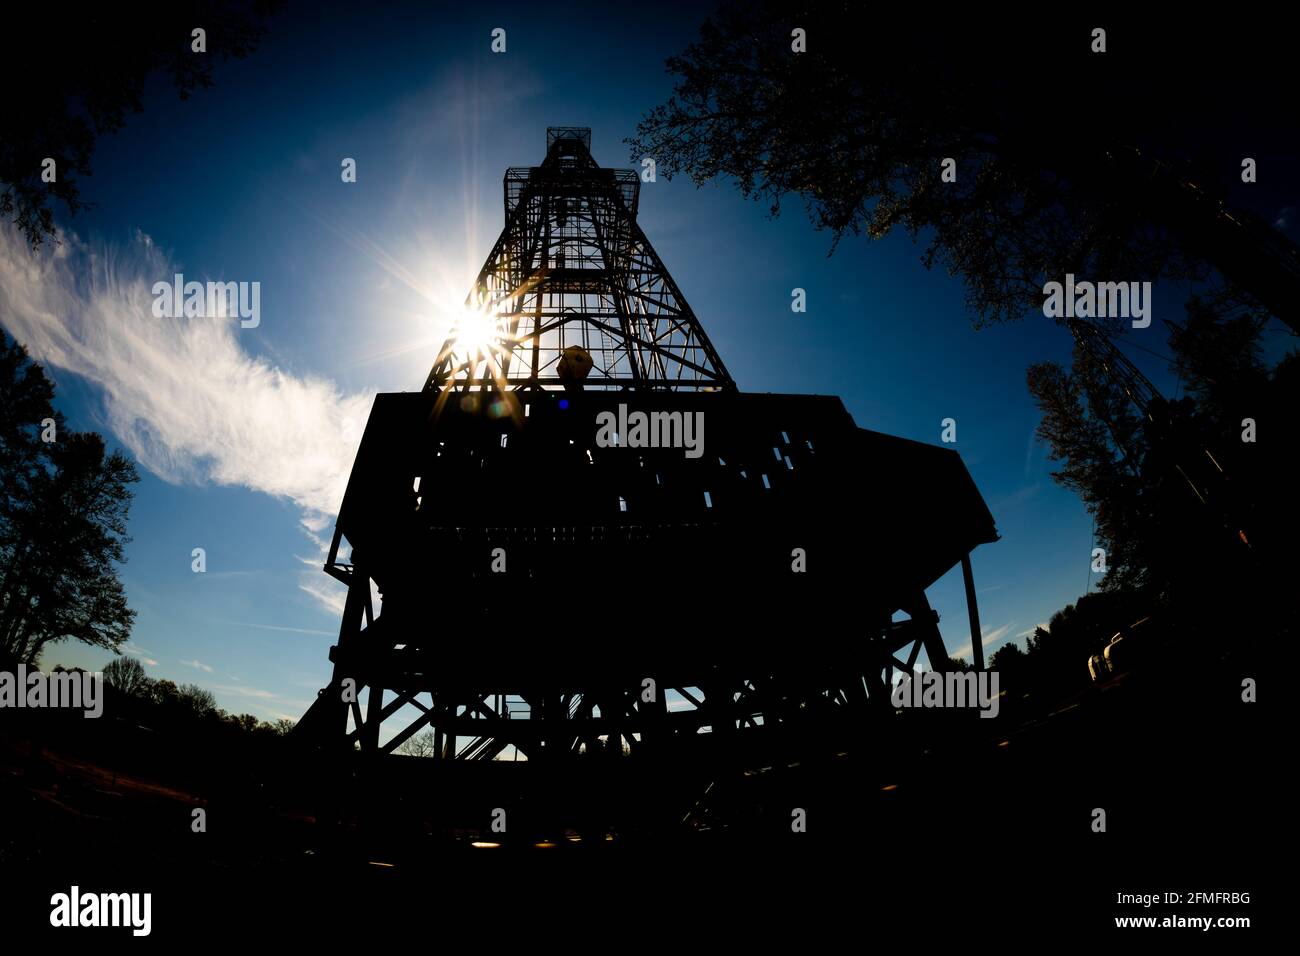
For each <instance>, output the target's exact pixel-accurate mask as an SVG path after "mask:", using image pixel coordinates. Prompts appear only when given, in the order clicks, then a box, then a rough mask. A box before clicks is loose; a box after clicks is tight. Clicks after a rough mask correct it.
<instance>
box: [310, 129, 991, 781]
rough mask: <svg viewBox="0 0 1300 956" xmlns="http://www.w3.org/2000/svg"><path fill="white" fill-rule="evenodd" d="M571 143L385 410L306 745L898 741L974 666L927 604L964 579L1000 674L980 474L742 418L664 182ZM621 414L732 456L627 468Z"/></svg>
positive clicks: (812, 414) (623, 748)
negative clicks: (958, 658) (982, 605)
mask: <svg viewBox="0 0 1300 956" xmlns="http://www.w3.org/2000/svg"><path fill="white" fill-rule="evenodd" d="M546 145H547V148H546V157H545V159H544V160H543V161H542V163H541V165H539V166H535V167H531V168H511V169H509V170H507V172H506V174H505V182H504V199H505V210H504V211H505V228H504V229H503V230H502V232H501V235H500V238H498V239H497V241H496V244H495V245H494V246H493V247H492V251H491V252H490V254H489V255H488V258H487V261H486V263H485V264H484V266H483V269H482V271H481V272H480V273H479V276H478V279H477V281H476V283H475V285H474V288H473V290H472V292H471V294H470V296H469V300H468V304H467V307H466V315H465V318H464V320H463V322H461V323H460V324H459V327H458V328H454V329H453V331H452V334H451V337H450V338H449V339H448V341H447V342H446V344H445V345H444V346H443V347H442V349H441V351H440V352H439V354H438V356H437V359H436V361H435V362H434V365H433V367H432V369H431V371H430V373H429V376H428V379H427V381H426V382H425V385H424V388H423V390H421V391H420V392H411V393H399V394H380V395H378V396H376V399H375V403H374V407H373V409H372V411H371V413H370V418H369V422H368V424H367V427H366V430H365V433H364V436H363V438H362V441H361V444H360V447H359V450H358V453H357V458H356V462H355V465H354V468H353V471H352V474H351V478H350V480H349V483H348V486H347V491H346V494H345V497H344V500H343V503H342V507H341V509H340V512H339V516H338V521H337V524H336V527H335V530H334V535H333V541H332V544H331V547H330V551H329V558H328V561H327V564H326V566H325V571H326V572H327V573H328V574H330V575H331V576H333V577H334V578H336V579H338V580H339V581H341V582H343V583H344V584H345V585H346V586H347V589H348V590H347V598H346V607H345V609H344V612H343V619H342V624H341V629H340V633H339V639H338V643H337V645H335V646H334V647H332V648H331V650H330V660H331V661H332V663H333V666H334V672H333V678H332V680H331V682H330V684H329V686H328V687H326V688H324V689H323V690H322V691H321V692H320V694H319V696H318V698H317V700H316V701H315V702H314V704H313V705H312V707H311V708H310V710H309V711H308V713H307V714H306V715H305V717H304V718H303V720H302V721H301V722H300V724H299V725H298V729H297V731H296V734H297V735H298V736H299V737H300V738H305V739H307V740H309V741H310V742H311V743H312V744H314V745H315V746H317V747H319V748H321V749H322V750H324V751H331V752H341V753H353V752H357V751H359V752H361V753H363V754H369V755H375V756H378V755H383V754H388V753H391V752H392V751H393V750H395V749H396V748H398V747H399V746H401V745H402V743H403V742H404V741H406V740H407V739H408V738H410V737H411V736H412V735H415V734H417V733H426V732H427V731H429V730H431V731H432V735H433V751H434V752H433V760H432V761H422V763H425V764H431V765H433V766H435V767H436V766H439V765H441V766H445V767H452V766H460V767H465V766H467V765H469V764H473V763H476V762H478V763H482V762H489V761H493V760H494V758H498V759H497V760H496V761H495V763H496V764H498V765H499V764H500V763H501V762H502V760H506V759H508V760H511V761H514V762H516V763H514V764H513V765H515V766H518V767H520V768H522V767H523V766H524V765H525V764H527V765H528V766H529V767H531V768H532V769H531V770H530V771H528V772H532V773H535V772H537V771H538V770H539V769H542V768H546V769H548V772H550V773H556V774H562V773H564V772H566V771H565V768H571V767H578V766H581V767H584V768H589V767H592V766H606V767H612V766H615V765H617V766H629V765H635V764H637V763H638V762H639V761H641V762H649V763H651V764H653V765H654V766H656V767H658V768H664V767H668V768H673V767H679V766H680V767H701V766H703V767H709V768H716V767H719V766H724V765H725V766H727V767H731V768H739V767H744V766H749V765H753V764H762V763H769V764H770V763H771V762H772V761H774V760H777V759H785V758H786V757H787V756H790V755H794V757H796V758H797V755H798V754H801V753H806V752H807V751H808V750H809V748H816V747H823V748H824V747H840V746H843V745H844V742H845V741H852V740H853V739H858V738H861V737H862V736H863V735H864V734H865V735H871V734H877V733H880V732H881V731H883V729H884V728H885V726H886V724H887V722H888V720H889V719H890V718H892V717H893V716H894V711H893V708H892V706H891V705H890V703H889V691H890V688H891V681H892V678H893V676H894V674H895V673H896V672H897V671H900V670H901V671H908V672H910V671H913V670H914V669H915V668H916V667H917V665H918V658H919V656H920V653H921V651H922V650H923V649H924V651H925V653H926V657H927V659H928V661H929V664H930V666H931V667H932V668H934V669H936V670H942V669H945V668H947V667H948V666H949V656H948V652H947V650H946V648H945V646H944V642H943V638H942V636H941V635H940V632H939V628H938V626H937V615H936V614H935V612H934V611H933V610H932V608H931V606H930V604H929V602H928V600H927V597H926V589H927V588H928V587H929V586H930V585H932V584H933V583H934V582H935V581H936V580H938V579H939V578H940V577H941V576H943V575H944V574H945V573H946V572H948V571H949V570H950V569H952V568H953V567H955V566H957V565H958V564H961V565H962V567H963V571H964V573H965V579H966V593H967V603H968V609H969V612H970V627H971V631H972V634H973V636H974V639H973V642H972V643H973V649H974V654H975V657H976V666H978V667H982V658H981V655H982V648H981V644H980V641H979V624H978V612H977V609H976V607H975V603H974V593H975V592H974V586H973V582H972V580H971V574H970V562H969V554H970V552H971V551H972V550H973V549H974V548H975V547H976V546H978V545H980V544H982V543H987V542H993V541H995V540H997V533H996V531H995V529H994V523H993V519H992V516H991V515H990V513H989V511H988V508H987V507H986V506H985V504H984V501H983V499H982V498H981V496H980V494H979V492H978V490H977V489H976V487H975V485H974V482H973V481H972V480H971V478H970V476H969V474H968V472H967V471H966V468H965V466H964V465H963V464H962V461H961V459H960V458H959V456H958V455H957V453H956V452H954V451H952V450H949V449H944V448H940V447H937V446H931V445H925V444H920V443H917V442H913V441H909V440H905V439H901V438H896V437H891V436H888V435H884V434H880V433H877V432H872V431H868V430H865V429H862V428H858V427H857V426H856V425H855V423H854V422H853V419H852V418H851V417H850V415H849V414H848V412H847V411H846V410H845V408H844V406H843V404H842V403H841V402H840V400H839V399H837V398H834V397H827V396H815V395H773V394H755V393H744V392H741V391H739V390H738V389H737V387H736V385H735V383H734V382H733V381H732V378H731V376H730V375H729V374H728V372H727V369H726V367H725V366H724V364H723V362H722V359H721V357H720V356H719V354H718V352H717V351H716V349H715V348H714V347H713V345H712V343H711V342H710V340H709V338H708V336H707V335H706V334H705V332H704V329H703V327H702V326H701V324H700V322H699V320H698V319H697V318H696V316H695V314H694V313H693V312H692V310H691V307H690V306H689V305H688V304H687V301H686V299H685V297H684V296H683V295H682V292H681V290H680V289H679V288H678V287H677V285H676V283H675V282H674V281H673V279H672V277H671V276H670V275H669V273H668V270H667V269H666V267H665V266H664V263H663V262H662V261H661V260H660V258H659V256H658V255H657V254H656V252H655V250H654V248H653V247H652V246H651V244H650V241H649V240H648V239H647V238H646V236H645V234H644V233H643V232H642V230H641V227H640V226H639V225H638V224H637V209H638V202H639V189H640V179H639V177H638V175H637V174H636V173H635V172H633V171H631V170H616V169H606V168H602V167H600V166H598V165H597V164H596V162H595V160H594V159H593V158H592V155H591V150H590V147H591V131H590V130H589V129H586V128H550V129H548V131H547V144H546ZM606 412H607V413H610V414H611V415H614V416H615V417H617V416H618V415H620V414H623V415H624V416H625V418H623V419H619V420H620V421H622V420H626V416H632V415H633V413H635V412H644V413H645V414H646V415H647V416H648V417H649V418H651V419H652V420H655V421H658V422H659V423H660V424H661V425H663V426H664V427H665V428H667V429H668V433H669V434H672V433H673V432H672V429H673V428H676V427H678V426H680V423H681V422H683V421H685V420H686V418H687V416H692V415H701V416H702V421H703V423H704V431H703V444H702V448H703V452H702V454H699V455H698V457H690V456H688V455H686V454H685V453H684V451H683V449H682V448H681V447H663V446H662V445H661V446H660V447H644V443H641V445H638V443H637V442H635V441H633V440H630V437H631V436H627V435H622V436H619V435H616V436H615V438H616V441H615V442H614V443H609V442H605V443H603V444H602V443H601V442H599V441H598V437H599V436H598V425H597V418H598V416H600V415H601V414H602V413H606ZM656 416H657V418H656ZM670 444H671V443H670ZM372 586H373V590H372ZM374 591H377V592H378V593H379V594H380V595H382V603H377V602H375V601H374V600H373V597H372V594H373V592H374ZM670 690H671V691H673V692H675V693H674V696H673V699H672V701H671V706H670V703H669V691H670ZM386 725H387V726H386ZM602 756H606V757H612V758H617V759H602ZM362 759H364V758H362ZM458 772H463V771H458ZM706 776H707V774H706Z"/></svg>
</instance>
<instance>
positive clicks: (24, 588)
mask: <svg viewBox="0 0 1300 956" xmlns="http://www.w3.org/2000/svg"><path fill="white" fill-rule="evenodd" d="M53 394H54V390H53V386H52V385H51V384H50V382H49V380H48V379H47V378H46V377H45V374H44V372H43V370H42V369H41V368H40V366H38V365H36V364H34V363H32V362H31V361H30V359H29V357H28V355H27V351H26V349H24V348H23V347H22V346H20V345H18V344H17V343H16V342H13V341H12V340H11V339H9V338H8V337H7V336H5V337H0V656H3V657H7V658H11V659H13V660H22V661H28V662H34V661H35V660H36V659H37V658H38V657H39V656H40V654H41V652H42V650H43V649H44V648H45V647H46V646H47V645H49V644H51V643H56V642H59V641H63V640H68V639H74V640H79V641H82V642H84V643H87V644H90V645H92V646H95V647H105V648H109V649H110V650H116V649H117V648H118V647H119V646H121V644H122V643H123V642H124V641H125V640H126V639H127V637H128V635H129V634H130V630H131V622H132V621H133V620H134V617H135V614H134V612H133V611H132V610H131V609H130V608H128V607H127V604H126V596H125V592H124V590H123V588H122V582H121V581H120V579H119V578H118V575H117V565H119V564H121V563H122V562H123V561H124V560H125V555H124V552H123V547H124V545H125V544H126V542H127V541H128V540H129V538H128V537H127V534H126V520H127V514H128V511H129V509H130V505H131V490H130V486H131V484H132V483H134V482H135V481H137V480H138V476H137V474H136V470H135V466H134V465H133V464H132V463H131V462H130V461H129V460H128V459H127V458H126V457H125V456H123V455H122V454H121V453H119V452H112V453H109V452H107V450H106V449H105V447H104V441H103V439H102V438H100V436H99V435H97V434H95V433H93V432H75V431H71V430H69V429H67V428H65V427H64V426H63V419H62V416H61V415H59V414H58V413H56V412H55V411H54V409H53V406H52V399H53ZM47 438H48V439H51V440H45V439H47Z"/></svg>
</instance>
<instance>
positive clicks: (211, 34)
mask: <svg viewBox="0 0 1300 956" xmlns="http://www.w3.org/2000/svg"><path fill="white" fill-rule="evenodd" d="M277 6H279V4H278V3H275V2H265V0H181V2H167V3H160V2H144V3H134V4H128V5H121V6H114V7H102V8H94V7H90V6H85V7H82V8H80V9H78V10H76V11H75V13H72V14H70V15H68V16H51V15H50V14H49V11H48V10H34V11H31V13H32V14H33V15H31V16H29V17H28V18H27V19H25V20H23V19H21V18H20V14H21V12H22V8H20V7H15V8H12V9H11V10H10V11H8V12H7V13H6V33H7V35H8V36H9V38H10V42H9V43H8V44H7V46H8V47H9V48H10V49H9V50H7V52H6V55H5V56H4V58H3V59H2V60H0V89H4V90H5V91H6V93H5V96H4V97H3V100H0V215H3V216H5V217H6V218H11V219H12V221H13V222H14V223H15V224H16V225H17V226H18V228H19V229H20V230H21V231H22V233H23V234H24V235H25V236H26V237H27V240H28V242H29V243H30V244H31V245H32V246H33V247H37V246H39V245H41V243H43V242H44V241H46V240H47V239H56V237H57V234H58V232H57V229H56V227H55V224H54V210H53V209H52V208H51V203H52V202H59V203H62V204H63V206H64V208H66V209H67V211H68V213H69V214H71V215H75V214H76V213H77V212H78V211H79V210H81V209H84V208H86V207H87V206H88V205H90V203H88V202H87V201H85V200H83V199H82V195H81V179H82V177H84V176H89V175H91V158H92V155H93V153H94V146H95V141H96V140H97V139H98V138H99V137H101V136H103V135H104V134H106V133H112V132H115V131H116V130H118V129H120V128H121V127H122V125H123V124H124V123H125V122H126V118H127V116H128V114H130V113H138V112H140V111H141V110H142V108H143V106H142V104H143V97H144V91H145V83H146V80H147V79H148V78H149V77H150V75H152V74H155V73H160V74H163V75H165V76H166V77H167V78H168V80H169V81H170V83H171V85H172V86H173V87H175V89H176V91H177V93H178V94H179V95H180V98H181V99H187V98H188V97H189V96H190V95H191V94H192V93H193V92H194V91H195V90H198V89H202V88H204V87H208V86H211V85H212V71H213V64H214V63H215V62H217V61H220V60H225V59H229V58H232V57H234V58H243V57H245V56H247V55H248V54H249V53H250V52H251V51H252V50H253V49H255V48H256V46H257V43H258V40H259V38H260V36H261V34H262V33H263V32H264V27H263V19H264V17H265V16H266V15H267V14H268V13H269V12H270V11H271V10H273V9H274V8H275V7H277ZM200 26H201V27H202V28H203V29H204V30H206V31H207V37H206V45H207V52H206V53H195V52H193V50H192V42H193V41H192V37H191V31H192V30H193V29H194V28H195V27H200ZM14 48H19V49H14ZM21 49H29V50H33V51H39V52H41V53H43V54H45V55H53V53H54V51H57V64H54V65H51V64H49V63H43V64H41V67H40V68H39V72H38V73H37V75H35V76H32V75H31V73H32V71H33V65H32V64H30V63H29V62H27V61H26V60H25V59H24V58H23V57H22V56H20V55H19V54H20V52H21ZM46 158H50V159H53V160H55V162H56V164H57V165H56V167H55V172H56V174H57V178H56V179H55V180H54V181H53V182H45V181H43V180H42V171H43V166H42V163H43V162H44V160H45V159H46Z"/></svg>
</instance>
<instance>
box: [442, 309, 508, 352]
mask: <svg viewBox="0 0 1300 956" xmlns="http://www.w3.org/2000/svg"><path fill="white" fill-rule="evenodd" d="M501 334H502V330H501V319H500V318H499V317H498V316H497V315H495V314H493V313H492V312H491V311H487V310H483V309H471V308H468V307H467V308H464V309H461V311H460V313H459V314H458V315H457V316H456V320H455V322H453V323H452V327H451V338H452V341H453V342H454V343H455V346H456V351H457V352H459V353H461V354H462V355H463V356H465V357H466V358H469V357H474V356H479V355H483V354H485V353H488V352H492V351H495V350H499V349H500V346H501Z"/></svg>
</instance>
